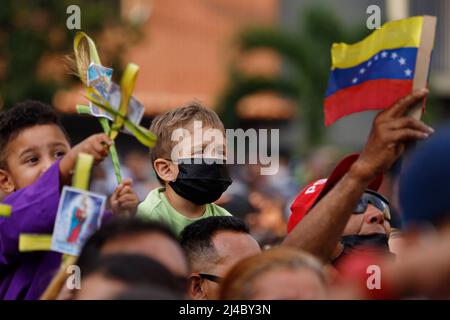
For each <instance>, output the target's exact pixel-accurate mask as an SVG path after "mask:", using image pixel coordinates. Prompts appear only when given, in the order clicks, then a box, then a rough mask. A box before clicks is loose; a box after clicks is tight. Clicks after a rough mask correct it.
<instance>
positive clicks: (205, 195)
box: [169, 158, 232, 205]
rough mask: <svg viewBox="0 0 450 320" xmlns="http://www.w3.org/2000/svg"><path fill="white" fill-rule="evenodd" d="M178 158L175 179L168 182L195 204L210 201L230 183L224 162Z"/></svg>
mask: <svg viewBox="0 0 450 320" xmlns="http://www.w3.org/2000/svg"><path fill="white" fill-rule="evenodd" d="M202 160H203V161H201V163H196V161H197V162H198V161H199V159H193V158H190V159H182V160H179V163H178V169H179V173H178V176H177V179H176V180H175V181H172V182H169V185H170V186H171V187H172V189H173V190H174V191H175V192H176V193H177V194H178V195H179V196H180V197H183V198H185V199H187V200H189V201H192V202H193V203H195V204H198V205H203V204H207V203H212V202H214V201H216V200H217V199H219V198H220V196H221V195H222V193H224V192H225V190H227V188H228V187H229V186H230V184H231V182H232V181H231V178H230V175H229V174H228V169H227V167H226V164H225V163H220V160H215V159H202Z"/></svg>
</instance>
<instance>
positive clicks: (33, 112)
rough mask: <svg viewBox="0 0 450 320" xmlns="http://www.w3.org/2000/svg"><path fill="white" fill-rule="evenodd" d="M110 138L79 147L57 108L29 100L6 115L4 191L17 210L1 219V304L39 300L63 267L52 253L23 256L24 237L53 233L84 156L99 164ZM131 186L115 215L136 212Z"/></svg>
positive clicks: (1, 153) (0, 180) (2, 122)
mask: <svg viewBox="0 0 450 320" xmlns="http://www.w3.org/2000/svg"><path fill="white" fill-rule="evenodd" d="M111 143H112V142H111V141H110V139H109V138H108V137H107V136H106V135H105V134H95V135H92V136H90V137H88V138H87V139H85V140H83V141H82V142H80V143H79V144H77V145H76V146H74V147H73V148H71V147H70V144H69V139H68V137H67V135H66V133H65V131H64V128H63V127H62V126H61V123H60V121H59V118H58V116H57V114H56V112H55V111H54V110H53V108H52V107H50V106H48V105H45V104H43V103H40V102H37V101H25V102H23V103H20V104H18V105H16V106H14V107H13V108H11V109H9V110H7V111H5V112H2V113H1V114H0V190H1V191H2V192H3V193H4V194H5V195H6V196H5V197H4V199H3V203H5V204H8V205H10V206H11V207H12V212H11V215H10V216H9V217H0V300H4V299H8V300H9V299H13V300H17V299H38V298H39V296H40V295H41V294H42V292H43V291H44V290H45V288H46V287H47V285H48V284H49V282H50V281H51V279H52V277H53V276H54V274H55V272H56V271H57V270H58V268H59V266H60V264H61V254H59V253H57V252H51V251H39V252H27V253H22V252H19V238H20V235H21V234H24V233H26V234H51V233H52V232H53V227H54V224H55V218H56V212H57V209H58V203H59V198H60V196H61V188H62V186H64V185H69V184H70V183H71V178H72V172H73V169H74V167H75V163H76V159H77V156H78V154H79V153H81V152H83V153H87V154H90V155H92V156H93V157H94V160H95V162H96V163H98V162H100V161H102V160H103V159H104V158H105V157H106V156H107V155H108V146H110V145H111ZM137 203H138V199H137V196H136V195H135V193H134V192H133V190H132V189H131V181H129V180H128V181H124V182H123V183H122V184H121V185H119V186H118V187H117V189H116V191H115V192H114V194H113V195H112V197H111V207H112V211H113V213H114V214H121V213H122V212H124V211H130V212H134V211H136V207H137Z"/></svg>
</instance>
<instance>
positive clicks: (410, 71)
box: [405, 68, 412, 77]
mask: <svg viewBox="0 0 450 320" xmlns="http://www.w3.org/2000/svg"><path fill="white" fill-rule="evenodd" d="M411 74H412V70H411V69H409V68H408V69H406V70H405V75H406V76H407V77H411Z"/></svg>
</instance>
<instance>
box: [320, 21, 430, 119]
mask: <svg viewBox="0 0 450 320" xmlns="http://www.w3.org/2000/svg"><path fill="white" fill-rule="evenodd" d="M422 24H423V17H412V18H408V19H403V20H398V21H393V22H388V23H386V24H384V25H383V26H382V27H381V28H380V29H378V30H375V31H374V32H372V34H370V35H369V36H368V37H367V38H365V39H364V40H362V41H360V42H358V43H356V44H352V45H348V44H345V43H339V44H338V43H334V44H333V46H332V49H331V56H332V67H331V73H330V78H329V81H328V89H327V92H326V98H325V124H326V125H327V126H328V125H330V124H332V123H333V122H335V121H336V120H338V119H339V118H342V117H344V116H346V115H349V114H351V113H355V112H360V111H365V110H377V109H384V108H387V107H389V106H390V105H392V103H394V102H395V101H397V100H398V99H400V98H402V97H404V96H406V95H408V94H409V93H410V92H411V91H412V87H413V79H414V72H415V68H416V59H417V52H418V47H419V46H420V41H421V33H422Z"/></svg>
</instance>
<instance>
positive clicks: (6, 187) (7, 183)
mask: <svg viewBox="0 0 450 320" xmlns="http://www.w3.org/2000/svg"><path fill="white" fill-rule="evenodd" d="M0 189H1V190H2V191H3V192H4V193H6V194H10V193H12V192H14V189H15V185H14V182H13V181H12V179H11V176H10V175H9V173H8V172H7V171H6V170H3V169H0Z"/></svg>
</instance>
